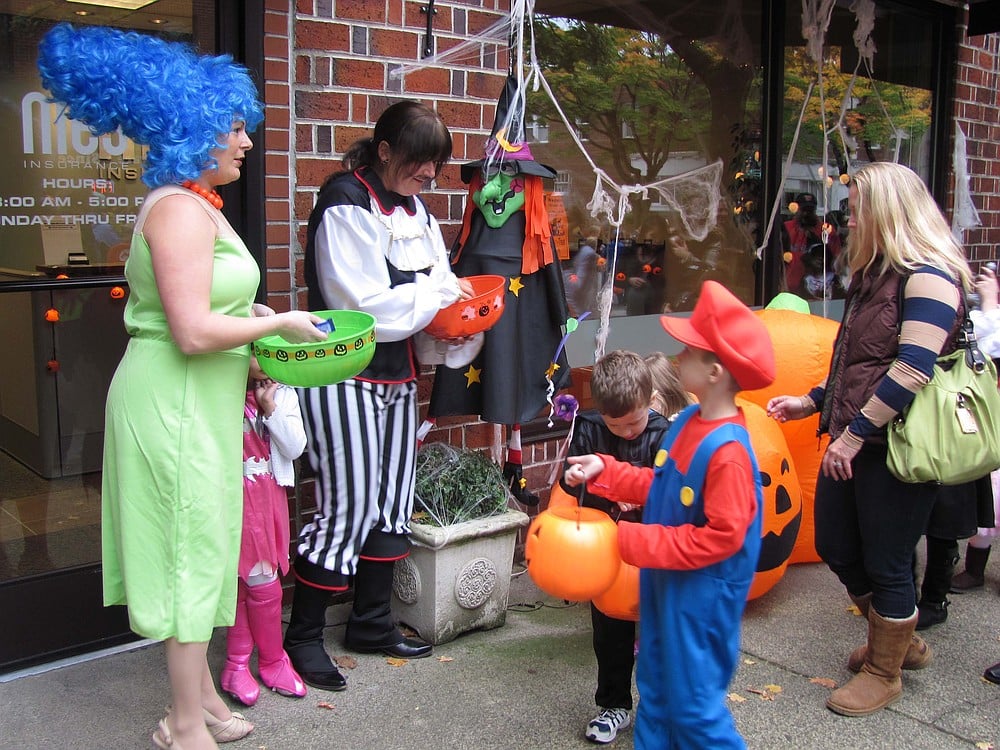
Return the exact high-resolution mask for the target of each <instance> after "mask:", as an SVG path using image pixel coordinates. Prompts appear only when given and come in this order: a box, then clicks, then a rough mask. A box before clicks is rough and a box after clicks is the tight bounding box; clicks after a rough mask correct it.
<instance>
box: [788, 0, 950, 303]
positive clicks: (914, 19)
mask: <svg viewBox="0 0 1000 750" xmlns="http://www.w3.org/2000/svg"><path fill="white" fill-rule="evenodd" d="M846 6H847V4H838V6H837V7H835V8H834V11H833V16H832V18H831V20H830V26H829V29H828V31H827V37H826V42H827V43H826V45H825V46H824V48H823V56H822V77H821V76H820V70H819V68H820V66H819V64H818V63H817V62H816V60H814V59H813V58H812V56H811V55H810V54H809V51H808V48H807V46H806V43H805V41H804V35H803V30H802V16H801V10H802V9H801V5H800V4H798V3H788V6H787V7H788V17H787V20H786V28H787V37H788V43H787V44H786V46H785V50H784V91H785V99H784V101H785V106H784V112H783V118H782V163H785V161H786V160H787V159H788V156H789V154H790V153H792V154H793V156H792V159H791V161H790V162H789V163H790V168H789V169H788V170H787V173H786V174H785V182H784V186H783V189H782V194H781V196H780V201H781V216H780V219H779V222H778V226H777V227H776V228H775V231H776V232H780V235H781V248H782V251H783V260H784V262H785V273H784V278H783V280H782V281H783V288H785V289H787V290H788V291H791V292H794V293H796V294H798V295H800V296H802V297H805V298H806V299H808V300H810V301H814V300H822V299H823V298H824V296H825V297H826V298H827V299H835V298H839V297H843V296H844V293H845V290H846V287H847V284H848V282H849V278H847V272H846V268H845V266H846V264H845V263H844V257H845V256H844V255H843V252H842V251H843V248H844V247H845V246H846V243H847V192H848V184H849V180H850V175H851V173H853V172H854V171H855V170H856V169H858V168H859V167H861V166H863V165H864V164H866V163H869V162H876V161H893V162H897V163H900V164H905V165H907V166H909V167H910V168H912V169H913V170H914V171H916V172H917V173H918V174H920V175H921V176H922V177H923V178H924V180H925V181H928V182H929V181H930V177H931V175H930V150H931V136H932V130H931V122H932V117H933V114H934V113H933V111H932V101H933V81H934V73H933V66H932V56H931V55H929V54H928V53H927V51H928V50H930V49H933V24H932V22H931V20H929V19H928V18H926V17H922V16H921V15H920V14H915V13H912V12H904V11H901V10H899V9H893V8H891V7H889V6H882V5H879V6H876V7H875V15H874V17H873V18H872V19H870V21H871V22H872V23H873V24H874V25H873V26H871V29H872V31H871V37H870V38H871V42H872V43H873V46H872V49H873V50H875V53H874V55H873V56H872V57H871V58H870V59H869V60H865V59H864V58H863V57H862V56H861V55H860V54H859V52H858V45H857V43H856V41H855V39H854V34H855V33H856V32H857V29H858V27H859V22H861V23H862V24H863V23H864V19H861V18H859V17H856V16H855V14H854V13H853V12H852V11H851V9H849V8H848V7H846ZM821 80H822V90H821V88H820V81H821ZM821 94H822V106H821ZM824 133H826V134H827V138H826V139H825V142H824ZM824 230H825V231H824ZM824 233H825V236H826V242H825V243H824V241H823V238H824Z"/></svg>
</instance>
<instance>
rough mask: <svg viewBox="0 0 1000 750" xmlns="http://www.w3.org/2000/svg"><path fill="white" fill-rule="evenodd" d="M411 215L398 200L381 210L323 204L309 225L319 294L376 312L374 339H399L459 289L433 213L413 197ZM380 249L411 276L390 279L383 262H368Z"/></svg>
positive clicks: (417, 327) (338, 304) (348, 306)
mask: <svg viewBox="0 0 1000 750" xmlns="http://www.w3.org/2000/svg"><path fill="white" fill-rule="evenodd" d="M414 203H415V205H416V211H415V213H414V214H412V215H410V214H409V213H407V211H406V210H405V209H404V208H403V207H402V206H397V207H396V208H395V209H394V210H393V211H392V213H390V214H388V215H387V214H384V213H383V212H382V209H381V208H380V207H379V205H378V203H377V201H375V200H374V199H372V206H371V211H365V210H362V209H359V208H358V207H357V206H351V205H338V206H330V207H329V208H328V209H326V211H324V212H323V219H322V221H321V223H320V225H319V226H318V227H317V229H316V241H315V245H314V246H315V248H316V271H317V276H318V277H319V280H320V284H321V286H322V290H323V298H324V299H325V300H326V301H327V302H328V303H329V304H330V305H332V306H333V307H335V308H344V309H350V310H361V311H363V312H367V313H370V314H371V315H373V316H375V320H376V324H375V340H376V341H403V340H405V339H407V338H409V337H410V336H412V335H414V334H415V333H417V332H418V331H420V330H422V329H423V328H424V327H425V326H426V325H427V324H428V323H430V321H431V319H432V318H433V317H434V316H435V315H436V314H437V312H438V310H440V309H441V308H442V307H445V306H447V305H449V304H451V303H452V302H454V301H455V300H457V299H458V298H459V297H460V295H461V290H460V289H459V286H458V279H457V278H456V277H455V275H454V274H453V273H452V271H451V264H450V263H449V260H448V251H447V249H446V248H445V246H444V239H443V238H442V237H441V230H440V228H439V226H438V223H437V220H436V219H435V218H434V217H433V216H432V215H430V214H429V213H428V212H427V209H426V207H425V206H424V204H423V202H422V201H420V200H416V199H415V200H414ZM376 248H377V249H380V250H381V252H382V254H383V255H384V256H385V257H386V258H387V259H388V260H389V262H390V263H391V264H392V265H393V266H395V267H396V268H398V269H399V270H400V271H423V270H426V269H430V272H429V273H427V274H424V273H417V274H415V276H414V282H413V283H412V284H400V285H399V286H396V287H392V286H390V284H391V283H392V282H391V280H390V278H389V270H388V268H387V266H386V264H385V263H373V262H372V250H373V249H376Z"/></svg>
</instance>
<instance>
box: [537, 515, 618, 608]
mask: <svg viewBox="0 0 1000 750" xmlns="http://www.w3.org/2000/svg"><path fill="white" fill-rule="evenodd" d="M524 560H525V564H526V565H527V567H528V575H530V576H531V580H533V581H534V582H535V585H536V586H538V588H540V589H541V590H542V591H544V592H545V593H546V594H549V595H550V596H555V597H558V598H559V599H566V600H567V601H573V602H582V601H587V600H588V599H593V598H594V597H595V596H598V595H600V594H602V593H604V592H605V591H607V590H608V589H609V588H611V585H612V584H613V583H614V582H615V577H616V576H617V575H618V569H619V568H620V567H621V563H622V560H621V556H620V555H619V554H618V527H617V526H616V525H615V522H614V521H612V520H611V517H610V516H608V514H607V513H604V512H602V511H599V510H596V509H595V508H582V507H561V508H560V507H557V508H549V509H548V510H544V511H542V512H541V513H539V514H538V515H537V516H535V520H533V521H532V522H531V526H529V527H528V537H527V539H526V541H525V544H524Z"/></svg>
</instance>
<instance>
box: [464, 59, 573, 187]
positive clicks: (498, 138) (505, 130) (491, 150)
mask: <svg viewBox="0 0 1000 750" xmlns="http://www.w3.org/2000/svg"><path fill="white" fill-rule="evenodd" d="M501 164H507V165H512V166H515V167H516V168H517V171H518V172H519V173H521V174H531V175H537V176H538V177H549V178H554V177H555V176H556V170H554V169H553V168H552V167H549V166H547V165H545V164H540V163H538V162H537V161H535V158H534V157H533V156H532V155H531V149H530V148H529V147H528V142H527V141H526V140H525V139H524V107H523V99H522V98H521V97H520V96H518V90H517V79H516V78H515V77H514V76H512V75H508V76H507V80H506V82H505V83H504V87H503V91H502V92H501V93H500V98H499V99H498V100H497V113H496V116H495V117H494V118H493V131H492V133H491V135H490V139H489V140H488V141H487V142H486V155H485V156H484V157H483V158H482V159H477V160H476V161H470V162H468V163H466V164H463V165H462V182H465V183H469V182H471V181H472V177H473V175H475V173H476V170H477V169H482V168H484V167H490V166H500V165H501Z"/></svg>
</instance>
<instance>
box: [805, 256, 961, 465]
mask: <svg viewBox="0 0 1000 750" xmlns="http://www.w3.org/2000/svg"><path fill="white" fill-rule="evenodd" d="M958 308H959V288H958V286H956V284H955V280H954V279H953V278H952V277H951V276H949V275H948V273H947V272H945V271H943V270H941V269H938V268H933V267H930V266H923V267H921V268H919V269H918V270H916V271H915V272H913V273H912V274H911V275H910V277H909V279H908V280H907V282H906V284H905V287H904V290H903V302H902V315H901V320H900V329H899V352H898V354H897V357H896V360H895V361H894V362H893V363H892V365H891V366H890V367H889V370H888V372H886V374H885V376H884V377H883V378H882V380H881V382H879V384H878V386H877V387H876V388H875V392H874V393H873V394H872V396H871V397H870V398H869V399H868V401H867V402H866V403H865V404H864V405H863V406H862V408H861V411H860V413H858V414H857V415H856V416H855V417H853V418H852V419H851V421H850V424H849V425H848V427H847V430H846V431H845V432H844V433H843V438H844V440H845V442H847V443H848V445H851V446H853V447H855V448H858V449H860V447H861V445H862V443H863V442H864V440H865V438H866V437H868V436H869V435H871V434H873V433H875V432H877V431H878V430H879V429H881V428H882V427H884V426H885V425H887V424H888V423H889V422H890V421H892V419H893V417H895V416H896V415H897V414H899V413H900V412H901V411H903V409H905V408H906V407H907V406H908V405H909V404H910V402H911V401H913V398H914V396H915V395H916V393H917V391H919V390H920V389H921V388H923V387H924V386H925V385H926V384H927V383H928V382H929V381H930V379H931V375H932V374H933V372H934V362H935V360H936V359H937V358H938V356H939V355H940V354H941V352H942V351H943V349H944V348H945V345H946V344H947V342H948V339H949V336H950V334H951V332H952V330H953V328H954V326H955V317H956V315H957V313H958ZM825 390H826V383H825V382H824V383H823V384H822V385H820V386H818V387H817V388H814V389H813V390H812V391H810V393H809V396H810V398H812V400H813V401H814V402H815V403H816V404H817V405H819V404H822V403H823V395H824V393H825Z"/></svg>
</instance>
